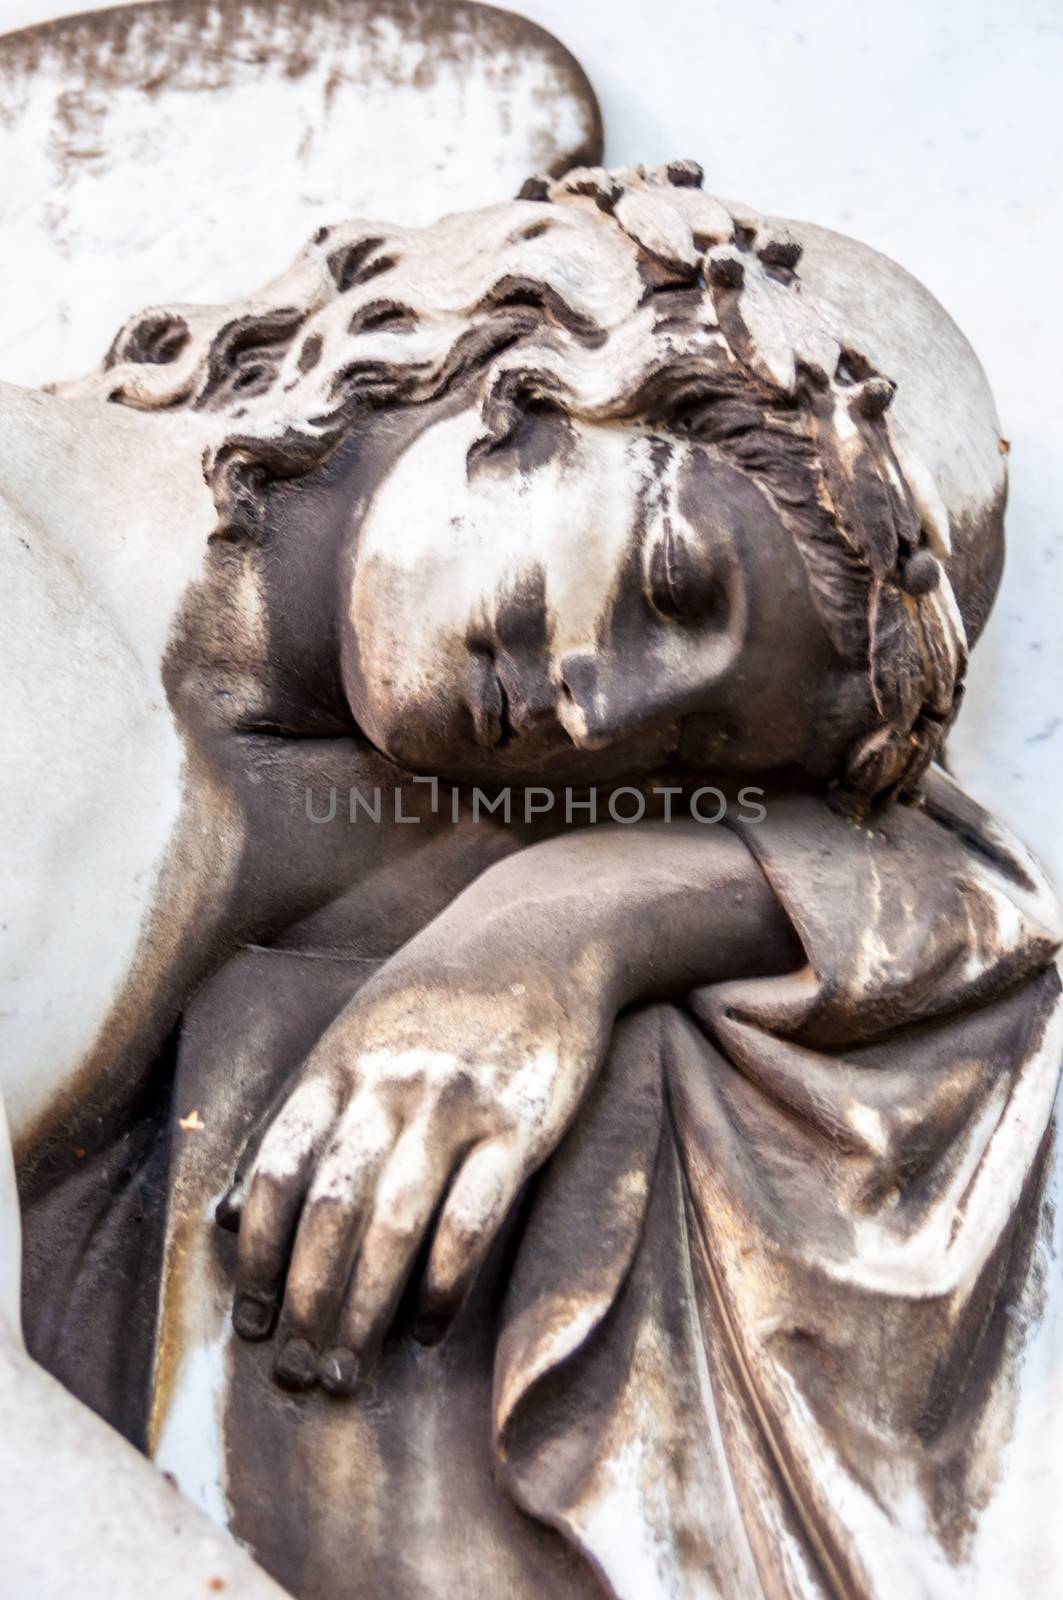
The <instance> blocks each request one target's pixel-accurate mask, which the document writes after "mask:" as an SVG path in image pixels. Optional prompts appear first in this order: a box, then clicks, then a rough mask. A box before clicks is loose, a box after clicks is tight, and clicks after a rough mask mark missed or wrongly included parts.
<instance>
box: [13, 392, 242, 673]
mask: <svg viewBox="0 0 1063 1600" xmlns="http://www.w3.org/2000/svg"><path fill="white" fill-rule="evenodd" d="M217 428H218V423H217V420H216V419H213V420H212V419H207V418H203V417H200V416H198V415H194V414H191V415H190V414H187V413H182V414H175V415H172V416H161V415H150V414H147V413H143V412H136V411H131V410H127V409H125V408H123V407H118V406H110V405H107V404H102V403H100V402H98V401H84V400H65V399H57V398H55V397H53V396H50V395H45V394H41V393H39V392H38V391H36V390H30V389H19V388H16V387H14V386H13V385H9V384H0V497H2V505H3V512H4V520H5V521H7V522H10V523H11V524H12V525H13V527H14V530H15V535H16V537H17V538H18V539H19V540H20V541H21V543H22V544H23V546H24V547H25V548H29V549H31V550H34V551H36V552H38V553H39V555H40V556H41V558H42V559H44V560H53V561H54V560H59V561H61V562H62V563H63V565H64V566H65V567H66V568H67V570H68V571H69V570H70V569H71V568H72V569H73V571H74V573H75V575H76V578H77V581H78V586H79V588H80V589H82V590H83V592H84V595H85V600H86V604H87V605H92V606H98V607H101V608H102V609H104V610H105V611H106V612H107V613H108V615H109V616H110V617H111V618H112V619H116V620H118V621H119V623H120V626H121V632H122V634H123V635H124V636H125V638H126V639H127V641H128V643H129V644H130V646H131V647H132V649H133V651H134V653H135V654H136V655H137V656H138V657H139V658H140V660H141V662H142V664H143V665H144V666H145V668H146V669H147V670H148V671H149V672H150V673H155V672H157V670H158V665H159V662H160V659H161V657H162V655H163V653H164V651H165V648H166V641H167V639H168V637H169V634H170V631H171V629H172V626H173V622H174V618H175V615H176V613H177V611H178V608H179V606H180V603H181V599H182V596H183V595H184V594H185V593H186V592H187V589H188V586H189V584H190V583H193V582H195V581H196V579H197V578H198V577H199V575H200V573H201V571H202V568H203V564H204V560H205V556H206V550H207V539H208V536H209V533H210V531H211V528H212V527H213V526H214V523H215V521H216V513H215V511H214V506H213V502H212V499H211V495H210V491H209V489H208V488H207V485H206V483H205V482H204V479H203V471H202V457H203V451H204V449H205V447H206V446H207V445H208V444H209V442H210V441H211V439H212V437H213V436H214V434H215V432H216V431H217Z"/></svg>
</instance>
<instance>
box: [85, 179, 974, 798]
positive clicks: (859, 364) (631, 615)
mask: <svg viewBox="0 0 1063 1600" xmlns="http://www.w3.org/2000/svg"><path fill="white" fill-rule="evenodd" d="M699 182H700V174H699V173H698V171H697V169H696V168H694V167H693V165H692V164H690V163H677V164H675V165H673V166H672V167H669V168H667V169H662V170H658V171H649V172H647V171H644V170H642V169H637V170H626V171H623V172H616V173H606V172H601V171H580V172H575V173H572V174H569V175H568V177H567V178H565V179H563V180H560V181H558V182H556V183H547V182H545V181H540V180H534V181H533V183H532V184H530V185H529V186H526V190H525V193H524V196H523V197H522V199H521V200H519V201H516V202H512V203H509V204H506V205H500V206H495V207H492V208H490V209H488V210H485V211H482V212H477V213H473V214H470V215H467V216H454V217H449V218H445V219H443V220H442V221H441V222H439V223H437V224H435V225H433V226H432V227H430V228H426V229H421V230H400V229H383V228H379V227H370V226H368V225H364V224H357V223H352V224H348V225H346V226H344V227H341V228H336V229H332V230H322V232H321V233H320V234H319V235H318V236H317V237H316V238H315V239H314V240H313V241H312V242H311V244H310V245H309V246H308V247H307V249H306V250H305V251H304V252H303V254H302V255H301V256H300V258H299V259H298V261H297V262H296V264H295V266H294V268H293V269H292V271H291V272H290V273H289V274H288V275H286V277H285V278H283V279H281V280H278V282H276V283H275V284H273V285H271V286H270V287H269V288H268V289H267V290H266V291H264V292H263V294H262V295H260V296H258V297H256V298H255V299H254V300H253V301H251V302H249V303H248V304H247V305H246V306H245V307H243V308H241V309H240V310H239V312H238V313H235V314H234V312H233V310H232V308H229V309H228V310H227V311H225V312H218V311H205V312H204V311H201V312H192V311H189V310H187V309H185V308H182V309H181V310H180V311H179V312H176V311H175V312H160V311H156V312H152V313H149V314H147V315H146V316H143V317H140V318H137V319H134V321H133V322H132V323H130V324H129V325H127V327H126V329H125V330H123V332H122V334H120V335H119V338H118V339H117V340H116V342H115V345H114V347H113V349H112V351H111V354H110V356H109V357H108V361H107V363H106V365H105V368H104V371H103V373H102V374H101V375H100V376H99V377H98V378H97V379H95V380H93V383H94V384H95V388H96V392H99V389H100V387H101V386H103V388H104V390H105V392H106V393H107V394H108V397H109V398H112V399H118V400H121V401H122V402H124V403H127V404H132V405H138V406H142V407H146V408H150V407H153V406H165V407H168V408H169V407H172V406H174V405H190V406H196V407H203V408H211V409H215V410H220V411H222V412H224V414H225V416H226V417H227V418H229V419H231V422H232V432H231V433H230V434H229V435H228V437H227V438H226V441H225V443H224V444H223V445H222V446H221V447H220V448H219V449H218V450H217V451H216V452H215V453H214V455H213V457H212V458H211V460H210V461H209V462H208V472H209V474H210V475H211V477H212V480H213V483H214V487H215V496H216V500H217V504H218V508H219V513H220V518H221V523H220V527H219V535H220V536H223V537H227V538H235V539H247V540H252V541H260V542H262V541H265V542H268V539H269V531H268V530H269V515H268V507H269V504H270V496H271V494H272V493H274V490H273V489H272V488H271V485H274V484H277V483H278V482H281V481H283V480H291V479H295V480H297V481H298V482H299V483H301V484H303V485H304V486H305V487H306V489H307V494H308V502H307V503H308V504H311V505H313V507H314V508H315V511H314V514H315V515H320V516H323V517H326V518H329V519H335V518H338V519H339V524H340V531H341V537H340V539H339V540H338V552H337V560H338V563H339V565H338V578H337V593H338V595H339V606H340V613H341V616H340V626H339V630H338V637H339V641H340V654H341V673H342V682H343V686H344V689H345V692H346V696H347V699H348V702H349V705H350V708H351V710H352V712H353V714H354V717H355V719H356V721H357V722H358V724H359V726H360V727H361V728H362V729H363V731H364V732H365V733H366V734H367V735H368V736H369V737H370V738H371V739H372V740H373V741H374V743H376V744H377V746H378V747H379V748H381V749H382V750H384V751H385V752H386V753H387V754H389V755H390V756H392V757H393V758H394V759H395V760H396V761H398V762H399V763H400V764H401V765H403V766H407V767H411V768H414V769H421V770H427V771H432V772H438V773H440V774H443V775H447V776H453V777H472V778H475V779H478V780H481V781H483V780H485V779H490V778H492V777H498V778H501V777H512V778H518V779H525V780H534V779H546V780H547V781H549V780H550V779H551V778H557V779H558V780H562V779H564V780H568V779H572V778H579V777H590V776H603V777H606V776H613V775H616V774H618V773H621V772H632V771H636V770H645V769H648V768H651V767H654V766H659V765H662V764H665V763H678V764H680V765H682V766H688V767H690V768H692V769H695V770H698V771H706V770H708V771H712V772H714V773H720V774H723V773H728V772H734V773H740V774H754V773H755V774H762V775H767V774H771V773H787V774H792V773H795V772H797V773H802V772H803V773H806V774H808V775H809V776H811V777H812V778H814V779H816V780H820V781H822V780H835V781H837V782H838V783H839V784H841V785H842V786H843V787H845V788H847V789H848V790H850V791H852V792H853V793H854V795H855V796H858V797H861V798H863V799H865V800H868V799H871V798H874V797H875V796H877V795H880V794H885V793H890V792H899V791H903V790H905V789H908V788H911V787H912V786H914V784H916V783H917V781H918V778H919V776H920V774H921V772H922V770H923V769H924V768H925V765H926V763H927V762H928V761H929V760H930V759H932V758H933V756H934V754H935V753H936V751H937V749H938V747H939V744H940V740H941V737H942V735H943V732H944V730H945V729H946V728H947V726H948V724H949V721H950V719H951V717H952V715H953V713H954V709H955V707H956V705H957V703H958V697H959V691H960V688H961V686H962V679H963V673H964V670H965V665H966V651H967V631H968V629H970V630H971V631H975V630H976V629H977V628H978V627H979V626H980V624H981V622H982V621H983V620H984V616H985V613H986V611H987V610H988V605H989V601H990V599H991V596H992V592H993V588H994V586H995V582H996V576H997V573H998V570H999V527H1000V505H999V503H998V501H999V494H998V495H997V498H996V499H995V500H994V499H993V497H992V495H989V496H985V495H983V497H982V499H983V503H982V504H981V505H980V507H979V509H978V515H977V516H976V517H974V518H973V520H972V521H971V523H970V526H967V525H966V524H965V525H963V526H959V525H958V520H957V517H956V515H955V514H954V511H953V514H951V515H950V508H949V507H947V506H946V505H945V504H944V502H943V499H942V496H941V494H940V493H939V492H938V489H937V485H936V483H935V475H934V470H933V468H932V467H928V464H927V462H926V461H925V460H924V459H922V457H921V455H920V451H919V443H920V441H919V440H918V439H917V438H913V437H912V429H911V428H910V427H909V428H907V429H906V428H904V427H895V426H894V425H893V421H892V413H891V406H892V402H893V399H894V390H895V385H894V383H893V381H892V378H891V376H890V374H888V373H886V372H883V371H881V370H879V368H878V366H876V364H875V361H874V360H873V359H872V357H871V355H870V354H869V352H868V350H867V348H866V345H865V344H864V343H863V342H861V341H858V340H857V339H855V338H852V339H851V338H850V337H849V335H848V334H847V332H846V330H845V328H844V326H843V325H842V323H843V320H844V319H843V318H842V316H841V315H840V313H839V309H838V305H837V304H835V305H834V306H833V307H832V306H831V304H830V303H829V301H828V300H826V299H825V298H824V297H823V295H822V294H821V293H819V292H818V291H816V292H813V291H812V290H810V289H809V287H808V285H807V284H806V283H805V281H804V279H803V276H802V248H801V244H800V243H799V242H798V240H797V239H796V238H794V237H793V236H792V235H790V234H788V233H786V232H784V231H781V230H780V229H779V228H778V227H773V226H769V225H768V224H766V223H765V222H764V221H763V219H761V218H759V217H756V216H754V215H752V214H750V213H748V212H746V211H744V210H742V209H740V208H736V207H734V206H724V205H723V204H722V203H720V202H719V201H717V200H714V199H712V198H710V197H709V196H707V195H705V194H703V193H702V192H701V190H700V188H699V186H698V185H699ZM813 231H814V230H813ZM840 243H841V244H844V243H845V241H840ZM850 289H851V285H850ZM839 295H840V299H841V300H842V301H843V302H844V299H845V286H844V285H842V288H841V290H840V291H839ZM926 298H928V297H926ZM939 315H940V316H941V317H942V318H943V314H941V313H939ZM887 343H888V341H887ZM82 392H83V391H82ZM983 432H984V429H983ZM994 446H995V439H994ZM937 455H938V456H940V455H941V451H940V449H938V451H937ZM936 459H937V457H935V461H936ZM312 486H316V487H312ZM315 497H316V498H315ZM962 520H963V519H962V518H961V519H959V522H960V523H962ZM975 524H977V526H975ZM957 532H959V535H960V538H959V541H958V542H959V549H958V550H957V548H956V538H955V536H956V534H957ZM957 602H959V603H957ZM965 622H966V624H967V627H966V628H965Z"/></svg>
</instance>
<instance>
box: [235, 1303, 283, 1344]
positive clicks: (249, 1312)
mask: <svg viewBox="0 0 1063 1600" xmlns="http://www.w3.org/2000/svg"><path fill="white" fill-rule="evenodd" d="M273 1313H274V1305H273V1301H272V1300H264V1299H262V1297H261V1296H260V1295H256V1294H241V1295H237V1297H236V1304H235V1305H234V1306H233V1327H234V1328H235V1329H236V1331H237V1333H238V1334H239V1335H240V1337H241V1339H265V1338H266V1337H267V1335H268V1334H269V1331H270V1329H271V1328H272V1326H273Z"/></svg>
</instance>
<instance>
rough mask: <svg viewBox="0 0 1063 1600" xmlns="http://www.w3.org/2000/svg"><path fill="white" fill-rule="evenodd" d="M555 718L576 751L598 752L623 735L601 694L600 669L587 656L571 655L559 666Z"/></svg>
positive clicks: (622, 723)
mask: <svg viewBox="0 0 1063 1600" xmlns="http://www.w3.org/2000/svg"><path fill="white" fill-rule="evenodd" d="M559 670H560V675H561V682H560V685H559V689H558V698H557V718H558V721H559V722H560V723H561V726H562V727H563V728H564V730H565V732H566V733H567V734H568V736H569V738H570V739H571V740H572V743H573V744H574V745H575V746H576V748H577V750H601V749H602V748H603V746H605V745H607V744H610V743H611V742H612V740H614V739H616V738H618V737H619V736H620V735H621V734H623V733H625V732H626V731H627V724H628V721H629V720H630V719H629V718H626V717H623V716H621V715H618V708H617V707H616V705H615V704H612V705H611V704H610V698H611V697H610V696H609V695H607V694H606V692H605V685H604V681H603V675H602V669H601V665H600V663H599V662H598V660H597V659H596V658H595V657H594V656H591V655H585V654H582V653H579V652H571V653H570V654H568V655H566V656H562V658H561V661H560V662H559Z"/></svg>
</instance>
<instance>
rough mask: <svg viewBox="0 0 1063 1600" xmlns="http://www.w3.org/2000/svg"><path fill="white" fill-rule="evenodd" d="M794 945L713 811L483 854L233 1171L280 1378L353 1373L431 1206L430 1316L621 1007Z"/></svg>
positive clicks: (425, 1304)
mask: <svg viewBox="0 0 1063 1600" xmlns="http://www.w3.org/2000/svg"><path fill="white" fill-rule="evenodd" d="M799 960H800V949H799V946H798V944H797V941H796V939H795V936H794V934H793V932H792V930H791V928H790V926H789V924H788V923H787V921H786V919H785V917H784V915H783V913H782V912H781V910H780V909H779V907H778V905H777V903H776V901H775V900H774V898H773V896H772V894H771V892H770V890H769V888H768V885H767V883H766V881H765V880H764V878H763V876H762V874H761V872H760V869H759V868H758V867H757V865H756V863H755V862H754V860H753V858H752V857H751V856H750V854H749V852H748V850H747V849H746V847H745V846H744V845H743V844H741V843H740V842H739V841H738V840H737V839H736V838H735V837H734V836H733V835H730V834H728V833H726V832H724V831H723V830H715V831H710V832H709V833H707V831H706V829H705V828H704V827H699V826H697V825H696V824H691V825H682V824H676V825H674V826H664V825H661V826H657V825H652V824H651V825H639V826H637V827H631V828H602V829H596V830H594V831H592V832H586V833H577V834H570V835H567V836H565V837H562V838H559V839H555V840H551V841H549V842H547V843H544V844H541V845H537V846H535V847H534V848H532V849H529V850H526V851H522V852H521V853H519V854H518V855H516V856H513V857H509V858H507V859H506V860H504V861H502V862H499V863H498V864H496V865H495V866H493V867H491V868H490V869H489V870H488V871H487V872H485V873H484V874H483V875H482V876H481V877H480V878H479V879H477V881H476V882H475V883H474V884H473V885H472V886H471V887H470V888H469V889H467V890H466V891H465V892H464V893H463V894H462V895H460V896H459V897H458V898H457V899H456V900H455V901H454V902H453V904H452V906H451V907H450V908H449V909H448V910H447V911H446V912H444V913H443V914H442V915H441V916H440V917H438V918H437V919H436V920H435V921H434V922H433V923H431V924H430V925H429V926H428V927H427V928H426V929H425V930H424V931H423V932H422V933H421V934H419V935H418V936H417V938H415V939H413V940H411V941H410V943H409V944H408V945H406V946H405V947H404V948H403V950H402V951H400V952H399V954H398V955H397V956H396V957H395V958H393V960H392V961H391V962H389V963H388V965H387V967H386V968H384V969H383V970H382V971H381V973H380V974H379V975H378V977H377V978H376V979H375V980H373V982H372V983H371V984H370V985H368V986H367V987H366V988H365V989H364V990H363V991H362V992H361V994H360V995H359V996H358V998H357V1000H356V1001H355V1002H354V1003H353V1004H352V1005H351V1006H350V1007H348V1009H347V1010H346V1011H345V1012H344V1013H342V1014H341V1016H340V1017H339V1018H338V1019H337V1021H336V1022H335V1023H334V1024H333V1026H332V1027H331V1028H330V1029H329V1030H328V1032H327V1033H326V1034H325V1036H324V1037H323V1039H322V1040H321V1042H320V1044H319V1045H318V1046H317V1048H316V1049H315V1050H314V1052H313V1054H312V1055H311V1056H310V1058H309V1059H308V1061H307V1062H306V1064H305V1066H304V1068H303V1069H302V1072H301V1074H300V1079H299V1082H298V1084H297V1085H296V1087H295V1089H294V1091H293V1093H292V1094H291V1096H290V1098H289V1099H288V1101H287V1103H286V1104H285V1106H284V1108H283V1109H282V1110H281V1111H280V1113H279V1115H278V1116H277V1118H276V1119H275V1121H274V1122H273V1124H272V1126H271V1127H270V1129H269V1131H268V1132H267V1134H266V1136H265V1139H264V1140H263V1142H262V1144H261V1146H260V1148H259V1150H258V1153H257V1157H256V1158H255V1161H254V1163H253V1165H252V1167H251V1169H250V1171H249V1172H248V1174H247V1176H246V1177H245V1178H244V1179H242V1180H241V1182H240V1184H239V1185H238V1188H237V1190H236V1192H235V1193H234V1196H233V1197H232V1198H231V1201H230V1203H229V1205H228V1208H227V1209H228V1212H229V1214H230V1215H229V1220H233V1219H232V1213H233V1212H236V1211H239V1212H240V1213H241V1214H240V1220H239V1227H240V1251H239V1269H238V1285H237V1303H236V1310H235V1321H236V1326H237V1329H238V1331H239V1332H241V1333H243V1334H244V1335H245V1337H249V1338H262V1337H265V1336H266V1335H267V1334H268V1333H269V1332H270V1331H271V1330H272V1327H273V1322H274V1318H275V1314H276V1311H277V1307H278V1304H279V1302H280V1301H281V1299H282V1297H283V1302H284V1310H283V1315H282V1336H281V1340H280V1349H279V1355H278V1367H277V1370H278V1377H279V1378H280V1379H281V1381H283V1382H287V1383H289V1384H290V1385H292V1386H296V1387H298V1386H305V1385H306V1384H308V1383H311V1382H313V1381H315V1380H316V1379H318V1378H320V1380H321V1381H322V1382H323V1383H324V1384H325V1386H326V1387H329V1388H331V1389H333V1390H334V1391H336V1392H340V1393H345V1392H349V1390H350V1389H351V1388H352V1387H353V1386H354V1385H355V1383H356V1382H357V1378H358V1373H359V1370H360V1368H361V1366H362V1364H363V1362H364V1360H365V1359H366V1358H367V1356H368V1355H369V1353H370V1352H371V1351H372V1348H373V1346H374V1345H375V1344H376V1342H377V1341H378V1340H379V1338H380V1337H381V1336H382V1334H383V1333H384V1331H386V1328H387V1326H388V1324H389V1322H390V1320H391V1317H392V1314H393V1312H394V1309H395V1306H396V1304H397V1301H398V1298H399V1295H400V1294H401V1291H402V1288H403V1286H404V1283H405V1281H406V1279H407V1277H408V1275H409V1273H410V1271H411V1268H412V1266H413V1263H414V1260H415V1259H416V1257H417V1255H418V1253H419V1250H420V1248H421V1245H422V1243H423V1241H424V1239H425V1238H426V1236H427V1234H428V1233H429V1231H430V1229H431V1227H432V1224H433V1221H434V1219H435V1218H436V1216H437V1215H438V1219H439V1220H438V1222H436V1223H435V1228H434V1237H433V1243H432V1247H431V1251H430V1253H429V1258H428V1265H427V1268H426V1272H425V1278H424V1284H423V1289H422V1296H421V1322H422V1329H423V1332H424V1334H425V1337H429V1338H430V1337H432V1336H433V1335H434V1334H438V1332H439V1331H441V1330H442V1328H443V1327H445V1325H446V1324H447V1322H448V1321H449V1319H450V1318H451V1317H452V1316H453V1314H454V1312H455V1311H456V1309H457V1307H458V1306H459V1305H460V1303H461V1301H462V1299H463V1298H464V1296H465V1294H466V1292H467V1290H468V1288H469V1287H470V1285H471V1282H472V1280H473V1278H474V1277H475V1274H476V1272H477V1270H478V1268H479V1266H480V1264H481V1262H482V1261H483V1259H484V1257H485V1255H486V1253H487V1251H488V1249H489V1248H490V1245H491V1242H492V1240H493V1239H494V1237H495V1235H496V1233H497V1230H498V1228H499V1226H500V1225H501V1223H502V1221H503V1219H504V1218H505V1216H506V1214H507V1212H508V1211H509V1209H510V1206H511V1205H512V1203H513V1201H514V1199H515V1198H516V1196H517V1194H518V1193H519V1191H520V1188H521V1186H522V1185H523V1183H524V1182H525V1180H526V1179H527V1178H528V1177H529V1176H530V1174H531V1173H533V1172H534V1171H535V1170H536V1169H537V1168H538V1167H539V1166H540V1165H541V1164H542V1163H543V1161H545V1160H546V1158H547V1157H548V1156H549V1155H550V1153H551V1152H552V1151H553V1149H554V1148H555V1147H556V1145H557V1144H558V1142H559V1140H560V1139H561V1137H562V1135H563V1134H564V1132H565V1130H566V1128H567V1127H568V1125H569V1123H570V1122H571V1120H572V1118H573V1116H574V1114H575V1112H576V1110H577V1108H578V1106H579V1103H580V1101H581V1099H582V1097H583V1095H584V1093H585V1092H586V1090H587V1088H588V1086H589V1084H590V1082H591V1081H592V1079H593V1077H594V1074H595V1071H596V1069H597V1067H598V1065H599V1062H600V1060H601V1058H602V1055H603V1053H604V1051H605V1049H606V1047H607V1045H608V1042H609V1037H610V1034H611V1030H612V1025H613V1022H614V1019H615V1017H616V1015H617V1012H618V1011H619V1010H620V1009H622V1008H623V1007H624V1006H625V1005H628V1004H630V1003H632V1002H635V1001H638V1000H643V999H652V998H655V997H664V996H669V995H672V996H680V995H682V994H684V993H686V992H687V991H688V990H689V989H691V988H692V987H694V986H695V985H698V984H703V983H710V982H713V981H716V980H721V979H723V978H728V977H736V976H740V975H754V974H757V973H768V972H775V971H782V970H786V969H787V968H790V967H792V966H794V965H796V964H797V963H798V961H799ZM293 1241H294V1243H293ZM289 1258H290V1260H289ZM352 1267H353V1271H352ZM285 1286H286V1287H285Z"/></svg>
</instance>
